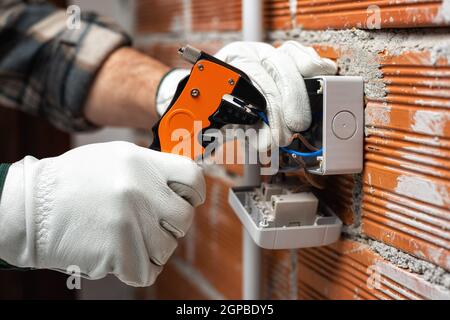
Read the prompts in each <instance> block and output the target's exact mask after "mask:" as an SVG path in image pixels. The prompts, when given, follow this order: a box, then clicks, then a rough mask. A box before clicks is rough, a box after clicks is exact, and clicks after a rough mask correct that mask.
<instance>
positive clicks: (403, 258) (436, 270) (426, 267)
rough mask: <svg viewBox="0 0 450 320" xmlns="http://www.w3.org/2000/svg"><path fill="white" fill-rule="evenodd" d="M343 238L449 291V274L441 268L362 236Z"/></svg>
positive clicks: (350, 235) (348, 235)
mask: <svg viewBox="0 0 450 320" xmlns="http://www.w3.org/2000/svg"><path fill="white" fill-rule="evenodd" d="M344 237H345V238H347V239H351V240H353V241H357V242H359V243H362V244H365V245H368V246H369V247H370V248H371V249H372V250H373V251H374V252H376V253H377V254H379V255H380V256H381V257H382V258H383V259H385V260H386V261H389V262H390V263H392V264H393V265H395V266H397V267H399V268H401V269H405V270H408V271H409V272H412V273H415V274H418V275H419V276H421V278H422V279H423V280H425V281H427V282H429V283H430V284H433V285H439V286H442V287H443V288H445V289H447V290H449V289H450V272H447V271H445V270H444V269H443V268H441V267H438V266H435V265H434V264H432V263H430V262H427V261H424V260H421V259H418V258H416V257H413V256H411V255H409V254H407V253H404V252H402V251H400V250H398V249H396V248H394V247H391V246H388V245H386V244H384V243H382V242H379V241H376V240H372V239H370V238H368V237H365V236H362V235H355V234H349V233H344Z"/></svg>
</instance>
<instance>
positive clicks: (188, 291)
mask: <svg viewBox="0 0 450 320" xmlns="http://www.w3.org/2000/svg"><path fill="white" fill-rule="evenodd" d="M155 287H156V288H152V291H154V292H155V293H156V294H155V295H154V296H151V295H149V294H148V293H147V294H143V297H142V298H144V299H145V298H156V299H163V300H165V299H171V300H205V299H208V298H209V297H208V296H207V295H205V294H204V293H203V292H201V290H200V289H199V288H198V286H197V284H196V283H193V282H192V280H191V279H189V277H185V276H183V274H182V273H180V272H179V271H178V270H177V268H176V267H175V266H174V265H173V264H172V263H169V264H168V265H167V266H165V267H164V270H163V272H162V273H161V275H160V276H159V277H158V280H157V281H156V283H155ZM147 291H148V290H147Z"/></svg>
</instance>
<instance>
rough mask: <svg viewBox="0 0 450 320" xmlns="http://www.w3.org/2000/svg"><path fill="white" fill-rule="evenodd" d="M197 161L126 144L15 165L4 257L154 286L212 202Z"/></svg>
mask: <svg viewBox="0 0 450 320" xmlns="http://www.w3.org/2000/svg"><path fill="white" fill-rule="evenodd" d="M204 197H205V183H204V179H203V176H202V173H201V169H200V168H199V167H198V166H197V165H196V164H195V163H194V162H193V161H191V160H190V159H188V158H185V157H181V156H177V155H173V154H168V153H162V152H156V151H153V150H149V149H145V148H141V147H138V146H136V145H134V144H131V143H126V142H111V143H102V144H92V145H87V146H83V147H80V148H76V149H73V150H71V151H69V152H67V153H65V154H63V155H61V156H59V157H56V158H48V159H43V160H37V159H35V158H33V157H30V156H28V157H25V158H24V159H23V160H22V161H19V162H17V163H15V164H13V165H12V166H11V167H10V169H9V172H8V175H7V177H6V181H5V185H4V190H3V194H2V199H1V202H0V258H1V259H3V260H5V261H6V262H8V263H9V264H12V265H14V266H18V267H33V268H46V269H53V270H59V271H65V270H66V268H67V267H68V266H70V265H77V266H78V267H79V268H80V270H81V272H82V275H83V276H85V277H87V278H90V279H99V278H102V277H104V276H105V275H107V274H108V273H112V274H115V275H116V276H117V277H118V278H119V279H120V280H122V281H123V282H125V283H127V284H129V285H133V286H148V285H151V284H152V283H153V282H154V281H155V279H156V277H157V276H158V274H159V273H160V272H161V270H162V266H163V265H164V264H165V263H166V262H167V260H168V258H169V257H170V255H171V254H172V253H173V251H174V250H175V248H176V246H177V239H178V238H180V237H183V236H184V235H185V233H186V231H187V230H188V228H189V226H190V225H191V222H192V218H193V208H194V207H195V206H197V205H199V204H201V203H202V202H203V201H204Z"/></svg>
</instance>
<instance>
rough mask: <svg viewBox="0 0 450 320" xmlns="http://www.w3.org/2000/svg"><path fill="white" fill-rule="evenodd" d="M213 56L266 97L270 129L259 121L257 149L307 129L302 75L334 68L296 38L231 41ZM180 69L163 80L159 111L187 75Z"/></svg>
mask: <svg viewBox="0 0 450 320" xmlns="http://www.w3.org/2000/svg"><path fill="white" fill-rule="evenodd" d="M215 57H217V58H219V59H221V60H223V61H225V62H226V63H229V64H231V65H233V66H235V67H237V68H238V69H241V70H242V71H243V72H245V73H246V74H247V75H248V76H249V77H250V79H251V80H252V82H253V84H254V85H255V86H256V87H257V88H258V89H259V91H260V92H261V93H262V94H263V95H264V97H265V98H266V101H267V116H268V119H269V124H270V128H269V127H268V126H267V125H265V124H262V133H260V136H259V143H258V144H259V149H260V150H265V149H266V148H268V147H270V145H271V139H273V141H274V142H275V144H277V145H280V146H286V145H288V144H289V143H290V142H291V138H292V135H293V134H294V133H296V132H301V131H304V130H307V129H308V128H309V126H310V125H311V108H310V105H309V99H308V93H307V91H306V87H305V83H304V81H303V77H312V76H317V75H331V74H335V73H336V71H337V66H336V64H335V63H334V62H333V61H331V60H330V59H326V58H321V57H320V56H319V55H318V54H317V52H316V51H315V50H314V49H313V48H311V47H305V46H303V45H301V44H300V43H298V42H296V41H287V42H285V43H283V44H282V45H281V46H280V47H279V48H274V47H273V46H271V45H269V44H266V43H260V42H233V43H231V44H229V45H227V46H225V47H223V48H222V49H221V50H220V51H219V52H218V53H217V54H216V55H215ZM183 71H184V72H182V71H177V72H174V73H173V74H169V75H168V76H167V77H166V78H165V80H163V82H162V84H161V86H160V90H159V92H158V97H165V98H166V99H165V100H164V99H159V98H158V102H159V103H158V105H159V106H158V108H159V110H161V111H162V110H165V108H167V106H168V104H169V103H170V100H171V97H173V94H174V93H175V89H173V88H176V85H177V83H178V81H179V80H181V79H182V78H183V77H184V76H186V75H187V74H188V71H187V70H183ZM169 90H171V91H169ZM168 97H170V99H169V98H168ZM164 101H165V103H166V104H164ZM161 113H163V112H161Z"/></svg>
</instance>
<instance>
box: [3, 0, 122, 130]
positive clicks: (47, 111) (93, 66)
mask: <svg viewBox="0 0 450 320" xmlns="http://www.w3.org/2000/svg"><path fill="white" fill-rule="evenodd" d="M0 21H1V23H0V43H1V44H2V45H1V46H2V50H0V103H1V105H2V106H6V107H11V108H15V109H19V110H22V111H25V112H27V113H30V114H34V115H39V116H43V117H45V118H46V119H47V120H48V121H50V122H52V123H53V124H54V125H55V126H57V127H59V128H61V129H63V130H66V131H81V130H86V129H89V128H93V127H94V126H93V125H92V123H90V122H89V121H88V120H87V119H86V117H85V115H84V106H85V104H86V99H87V96H88V93H89V90H90V88H91V86H92V84H93V81H94V79H95V78H96V75H97V74H98V72H99V70H100V69H101V67H102V65H103V64H104V62H105V61H106V60H107V59H108V57H110V55H111V54H112V53H114V52H115V51H116V50H117V49H118V48H121V47H124V46H129V45H130V44H131V41H130V39H129V37H128V36H127V35H126V34H125V33H124V32H123V31H122V30H121V29H120V27H118V26H117V25H115V24H114V23H112V22H111V21H109V20H108V19H105V18H103V17H100V16H97V15H95V14H93V13H90V12H84V11H83V12H82V13H81V21H80V22H81V23H80V28H78V29H70V28H67V26H66V22H67V16H66V13H65V12H64V11H62V10H58V9H56V8H55V7H53V6H51V5H49V4H47V3H45V2H28V1H20V0H11V1H0Z"/></svg>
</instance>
